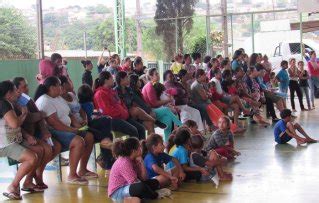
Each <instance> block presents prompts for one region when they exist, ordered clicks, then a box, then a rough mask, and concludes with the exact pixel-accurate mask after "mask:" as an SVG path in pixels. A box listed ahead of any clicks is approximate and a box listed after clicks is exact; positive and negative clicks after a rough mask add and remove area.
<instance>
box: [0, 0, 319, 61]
mask: <svg viewBox="0 0 319 203" xmlns="http://www.w3.org/2000/svg"><path fill="white" fill-rule="evenodd" d="M1 2H6V3H8V2H10V1H1ZM172 2H173V3H172ZM172 2H168V3H169V4H167V3H166V4H167V5H165V1H160V0H139V1H138V0H136V1H125V3H126V5H125V14H126V24H125V29H126V30H125V39H126V52H127V55H130V56H136V55H141V56H142V57H143V58H144V59H145V60H146V61H150V62H155V61H158V60H163V61H166V62H171V61H172V60H173V58H174V55H175V54H176V53H194V52H199V53H201V54H202V56H204V55H206V54H209V55H212V56H216V55H218V54H223V55H224V54H225V53H228V56H229V57H231V55H232V53H233V52H234V51H235V50H237V49H239V48H244V49H245V50H246V53H248V54H251V53H253V52H257V53H263V54H267V55H268V56H269V57H277V58H280V57H281V58H285V57H286V56H287V53H285V52H288V53H290V54H291V55H298V54H299V55H300V54H301V49H300V41H301V36H302V39H303V41H304V44H305V48H306V49H305V50H306V51H307V50H310V49H315V46H316V43H318V31H317V32H316V31H311V32H309V33H304V34H303V35H301V32H300V30H299V29H294V30H292V29H291V28H292V23H296V24H298V23H299V21H300V15H299V14H298V12H297V11H296V10H294V9H296V1H288V2H286V3H282V2H285V1H276V2H275V3H274V1H251V0H240V1H239V0H238V1H236V0H233V1H227V9H223V8H224V7H225V5H224V4H223V1H213V0H206V1H204V0H187V1H176V2H178V3H179V4H175V3H176V2H175V1H172ZM174 2H175V3H174ZM35 3H36V1H35V0H34V2H33V3H32V2H31V3H30V5H29V6H27V8H23V9H22V8H14V6H6V4H4V3H1V4H0V8H1V9H4V8H5V7H10V8H12V9H14V10H15V11H16V12H18V13H20V14H21V15H22V17H23V18H24V19H25V22H26V24H25V26H27V27H28V29H27V30H28V32H25V31H24V29H21V28H19V27H15V26H18V25H19V24H16V25H13V26H11V27H9V28H3V30H5V29H7V30H11V31H12V32H14V33H15V35H14V36H17V39H19V40H20V41H21V43H22V44H21V43H20V44H19V43H17V44H15V43H11V44H10V40H9V41H7V42H6V41H5V39H6V38H7V36H6V37H4V36H3V35H1V38H2V39H1V40H0V41H1V43H2V44H3V46H2V48H1V49H0V51H1V53H2V56H3V58H9V59H13V58H35V57H36V54H35V53H37V50H36V49H37V47H36V39H37V36H36V27H35V24H34V23H32V22H35V21H36V8H35V6H34V5H35ZM137 3H138V4H137ZM49 4H50V1H49V0H43V5H44V6H43V7H44V8H43V26H44V47H45V51H46V55H50V54H51V53H52V52H60V53H61V54H62V55H63V56H65V57H70V58H81V57H82V58H83V57H86V56H87V57H91V58H97V57H98V56H99V55H100V54H101V52H102V50H103V48H104V47H107V48H108V49H109V50H110V51H111V52H112V53H113V52H115V36H114V10H113V7H114V5H113V3H112V5H110V4H109V3H106V2H105V1H104V0H100V1H99V0H97V1H95V4H94V5H67V4H66V6H65V7H63V8H60V7H59V8H54V7H48V6H45V5H49ZM178 8H183V9H180V10H178ZM288 8H289V9H290V10H289V9H288ZM272 10H273V11H272ZM247 11H249V12H247ZM4 12H5V11H4V10H1V12H0V14H1V13H2V14H3V13H4ZM318 19H319V14H312V15H310V16H308V14H304V15H303V16H302V21H309V20H318ZM9 21H10V19H9ZM11 21H12V20H11ZM296 26H297V28H298V25H295V28H296ZM226 31H227V32H226ZM26 33H28V34H29V36H28V37H30V38H28V39H32V40H24V38H23V34H26ZM19 40H18V41H19ZM13 41H14V40H13ZM30 41H31V43H27V42H30ZM4 43H6V44H4ZM11 45H12V46H11ZM22 45H23V48H20V49H23V50H28V52H31V54H29V55H28V54H25V53H21V52H19V53H18V52H17V50H16V49H19V46H21V47H22ZM8 49H9V50H10V49H11V51H12V52H10V53H9V54H7V55H5V53H6V51H7V50H8ZM106 55H107V54H106ZM279 56H280V57H279Z"/></svg>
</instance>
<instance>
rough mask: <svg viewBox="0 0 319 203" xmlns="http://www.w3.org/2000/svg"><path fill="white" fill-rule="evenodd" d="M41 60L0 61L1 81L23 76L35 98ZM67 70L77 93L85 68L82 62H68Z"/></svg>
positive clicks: (95, 74)
mask: <svg viewBox="0 0 319 203" xmlns="http://www.w3.org/2000/svg"><path fill="white" fill-rule="evenodd" d="M92 63H93V66H94V69H93V72H92V73H93V78H96V77H97V68H96V65H95V64H96V61H92ZM38 64H39V60H36V59H33V60H13V61H0V81H3V80H11V79H13V78H14V77H17V76H22V77H24V78H26V79H27V80H28V83H29V88H30V96H32V97H33V95H34V92H35V90H36V88H37V86H38V82H37V80H36V79H35V77H36V75H37V74H38ZM67 68H68V71H69V74H70V77H71V79H72V81H73V83H74V87H75V91H77V88H78V87H79V86H80V85H81V83H82V81H81V80H82V79H81V78H82V73H83V72H84V68H83V66H82V64H81V60H68V64H67Z"/></svg>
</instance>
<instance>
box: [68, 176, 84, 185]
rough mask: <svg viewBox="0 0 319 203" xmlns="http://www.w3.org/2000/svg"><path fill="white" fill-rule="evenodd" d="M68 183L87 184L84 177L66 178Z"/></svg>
mask: <svg viewBox="0 0 319 203" xmlns="http://www.w3.org/2000/svg"><path fill="white" fill-rule="evenodd" d="M67 183H68V184H72V185H87V184H88V181H87V180H86V179H85V178H82V177H81V178H74V179H72V180H67Z"/></svg>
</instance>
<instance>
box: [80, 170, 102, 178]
mask: <svg viewBox="0 0 319 203" xmlns="http://www.w3.org/2000/svg"><path fill="white" fill-rule="evenodd" d="M81 177H83V178H86V179H90V178H98V177H99V175H98V174H96V173H94V172H91V171H88V172H86V173H85V174H84V175H82V176H81Z"/></svg>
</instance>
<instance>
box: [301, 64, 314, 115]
mask: <svg viewBox="0 0 319 203" xmlns="http://www.w3.org/2000/svg"><path fill="white" fill-rule="evenodd" d="M298 68H299V73H300V74H299V86H300V89H301V91H302V92H303V94H304V95H305V96H306V99H307V104H308V110H311V109H312V108H311V105H310V97H309V83H308V79H309V78H310V77H309V73H308V71H307V70H305V69H304V62H303V61H299V62H298Z"/></svg>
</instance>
